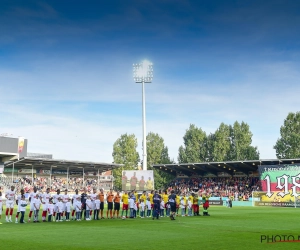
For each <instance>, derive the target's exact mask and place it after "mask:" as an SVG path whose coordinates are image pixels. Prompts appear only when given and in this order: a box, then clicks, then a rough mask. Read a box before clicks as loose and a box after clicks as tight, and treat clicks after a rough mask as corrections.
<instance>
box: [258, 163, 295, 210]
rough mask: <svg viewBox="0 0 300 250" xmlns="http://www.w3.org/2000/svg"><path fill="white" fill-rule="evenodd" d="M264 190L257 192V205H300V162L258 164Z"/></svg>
mask: <svg viewBox="0 0 300 250" xmlns="http://www.w3.org/2000/svg"><path fill="white" fill-rule="evenodd" d="M258 170H259V173H260V180H261V186H262V191H263V192H255V193H254V196H256V197H253V198H256V200H255V205H256V206H281V207H294V206H296V205H297V206H299V198H300V164H291V165H265V166H258Z"/></svg>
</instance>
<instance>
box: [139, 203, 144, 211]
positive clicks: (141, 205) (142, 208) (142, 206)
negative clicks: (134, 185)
mask: <svg viewBox="0 0 300 250" xmlns="http://www.w3.org/2000/svg"><path fill="white" fill-rule="evenodd" d="M140 208H141V211H145V203H144V202H143V201H142V202H141V204H140Z"/></svg>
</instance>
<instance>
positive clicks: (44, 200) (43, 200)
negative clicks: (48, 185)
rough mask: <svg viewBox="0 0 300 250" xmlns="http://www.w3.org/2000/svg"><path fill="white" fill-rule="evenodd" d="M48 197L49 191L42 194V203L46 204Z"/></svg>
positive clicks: (49, 195)
mask: <svg viewBox="0 0 300 250" xmlns="http://www.w3.org/2000/svg"><path fill="white" fill-rule="evenodd" d="M50 198H51V194H50V193H44V194H42V202H43V204H48V203H49V200H50Z"/></svg>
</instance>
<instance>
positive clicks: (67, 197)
mask: <svg viewBox="0 0 300 250" xmlns="http://www.w3.org/2000/svg"><path fill="white" fill-rule="evenodd" d="M62 199H63V200H62V202H63V203H67V202H68V201H69V199H70V196H69V195H68V194H63V195H62Z"/></svg>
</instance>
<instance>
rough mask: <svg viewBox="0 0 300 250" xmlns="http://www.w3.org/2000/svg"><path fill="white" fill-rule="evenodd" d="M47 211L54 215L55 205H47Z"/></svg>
mask: <svg viewBox="0 0 300 250" xmlns="http://www.w3.org/2000/svg"><path fill="white" fill-rule="evenodd" d="M47 210H48V213H49V215H53V211H54V205H53V204H48V205H47Z"/></svg>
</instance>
